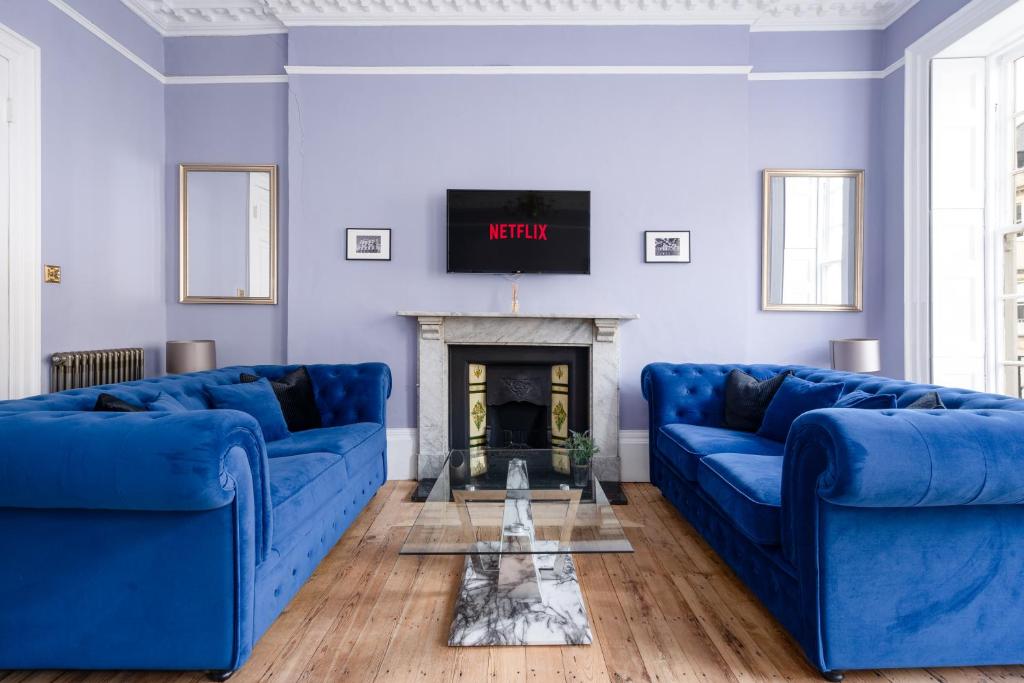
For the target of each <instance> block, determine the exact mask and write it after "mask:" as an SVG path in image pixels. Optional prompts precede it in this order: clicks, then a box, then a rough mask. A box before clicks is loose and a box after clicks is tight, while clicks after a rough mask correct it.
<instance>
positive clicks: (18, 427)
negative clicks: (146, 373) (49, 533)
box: [0, 410, 270, 557]
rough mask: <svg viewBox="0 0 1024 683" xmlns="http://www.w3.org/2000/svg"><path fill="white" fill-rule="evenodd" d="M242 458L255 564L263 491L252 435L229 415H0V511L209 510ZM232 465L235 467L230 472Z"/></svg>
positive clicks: (266, 519) (262, 466)
mask: <svg viewBox="0 0 1024 683" xmlns="http://www.w3.org/2000/svg"><path fill="white" fill-rule="evenodd" d="M235 449H241V450H242V451H244V453H245V456H246V461H247V463H248V467H249V469H250V476H251V477H252V482H253V483H252V488H253V493H252V495H253V497H254V500H253V508H254V510H255V513H256V515H255V516H256V520H255V525H256V539H257V557H261V556H263V555H264V553H265V552H266V550H267V549H268V548H269V547H270V512H269V501H270V482H269V477H268V476H267V468H268V466H267V455H266V447H265V445H264V443H263V436H262V433H261V432H260V429H259V425H258V424H257V422H256V421H255V420H254V419H253V418H252V417H251V416H249V415H247V414H245V413H241V412H238V411H233V410H201V411H198V410H197V411H189V412H184V413H165V412H152V413H95V412H57V411H32V412H19V413H0V507H8V508H76V509H103V510H139V511H194V510H211V509H214V508H218V507H222V506H224V505H227V504H228V503H230V502H231V501H232V500H234V498H235V496H240V495H247V494H245V493H244V492H242V491H236V490H235V485H234V484H235V481H236V479H239V480H243V481H245V480H247V479H248V477H237V478H236V477H235V476H233V473H232V468H233V467H237V466H238V465H237V463H238V462H240V461H239V460H238V459H236V458H229V457H228V455H229V453H230V452H231V451H233V450H235ZM233 463H235V464H233Z"/></svg>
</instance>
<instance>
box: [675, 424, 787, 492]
mask: <svg viewBox="0 0 1024 683" xmlns="http://www.w3.org/2000/svg"><path fill="white" fill-rule="evenodd" d="M657 447H658V450H659V451H660V452H661V453H662V455H664V456H665V457H666V458H668V459H669V461H670V462H671V463H672V464H673V465H674V466H675V468H676V469H677V470H678V471H679V473H680V474H682V475H683V476H684V477H686V478H687V479H689V480H690V481H697V465H698V464H699V463H700V461H701V458H703V457H704V456H706V455H710V454H712V453H756V454H758V455H782V452H783V449H784V446H783V444H780V443H778V442H775V441H771V440H769V439H763V438H761V437H759V436H757V435H756V434H750V433H749V432H738V431H734V430H731V429H720V428H718V427H701V426H698V425H689V424H672V425H665V426H664V427H662V428H661V430H659V433H658V443H657Z"/></svg>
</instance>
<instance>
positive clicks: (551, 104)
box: [0, 0, 966, 428]
mask: <svg viewBox="0 0 1024 683" xmlns="http://www.w3.org/2000/svg"><path fill="white" fill-rule="evenodd" d="M70 2H71V4H72V5H73V6H74V7H75V8H76V9H78V11H80V12H82V13H83V14H84V15H85V16H87V17H88V18H90V19H91V20H92V21H94V22H96V23H97V24H99V25H100V26H101V27H103V28H104V30H106V31H108V32H109V33H111V34H112V35H114V37H115V38H117V39H118V40H119V41H121V42H123V43H124V44H125V45H126V46H128V47H129V48H130V49H132V50H133V51H135V52H136V53H137V54H139V55H140V56H141V57H142V58H143V59H145V60H146V61H147V62H148V63H150V64H152V65H154V66H155V67H156V68H158V69H161V70H162V71H165V72H166V73H167V74H168V75H214V74H226V75H240V74H275V73H282V71H283V65H284V64H285V63H286V62H288V63H291V64H296V65H300V64H311V65H330V64H343V65H405V64H409V65H416V64H429V65H446V64H449V65H451V64H466V65H489V64H547V65H552V64H554V65H557V64H562V65H572V64H587V65H601V64H635V65H658V64H666V65H673V64H686V65H701V64H715V65H745V64H751V65H753V67H754V69H755V71H812V70H866V69H880V68H884V67H885V66H888V65H889V64H891V63H892V62H894V61H895V60H896V59H898V57H899V56H900V55H901V54H902V51H903V49H904V48H905V47H906V46H907V45H908V44H909V43H911V42H913V40H916V39H917V38H918V37H920V36H921V35H923V34H924V33H925V32H927V31H928V30H929V29H930V28H931V27H933V26H934V25H936V24H937V23H939V22H940V21H941V20H942V19H944V18H945V17H947V16H948V15H949V14H951V13H953V12H954V11H956V10H957V9H959V8H960V7H961V6H963V5H964V4H966V0H925V1H923V2H920V3H918V5H917V6H915V7H914V8H913V9H911V10H910V11H909V12H908V13H907V14H906V15H904V16H903V17H902V18H901V19H899V20H898V21H897V22H895V23H894V24H893V25H892V26H891V27H890V28H889V29H887V30H886V31H884V32H829V33H827V34H819V33H800V32H795V33H750V32H749V31H748V30H747V28H746V27H738V26H718V27H615V28H612V27H504V28H495V27H435V28H408V27H405V28H400V27H380V28H338V29H323V28H302V29H294V30H293V31H292V32H291V34H290V35H289V36H284V35H271V36H253V37H246V38H176V39H166V40H162V39H160V38H159V36H158V35H157V34H156V33H155V32H153V31H152V30H151V29H149V28H148V27H147V26H145V24H144V23H143V22H141V20H139V19H138V18H137V17H135V15H133V14H132V13H130V12H129V11H128V10H127V9H126V8H125V7H124V6H123V5H122V4H121V3H116V2H114V3H112V2H108V1H107V0H70ZM0 22H3V23H5V24H7V25H9V26H11V27H12V28H13V29H14V30H18V31H20V32H22V33H23V34H24V35H25V36H26V37H27V38H28V39H30V40H33V41H35V42H37V44H39V45H40V46H41V47H42V48H43V55H44V58H43V64H44V74H43V84H44V85H43V105H44V122H43V123H44V131H43V135H44V139H43V154H44V159H43V162H44V170H43V173H44V215H43V221H44V237H43V240H44V243H43V255H44V260H45V261H46V262H48V263H52V262H56V263H60V264H61V265H63V266H64V270H65V283H64V284H62V285H60V286H58V287H53V286H47V287H46V288H44V290H43V291H44V330H43V332H44V351H46V352H47V353H48V352H50V351H54V350H62V349H66V348H72V347H80V348H91V347H100V346H109V345H122V344H142V345H144V346H146V347H147V350H148V351H149V355H150V367H149V368H148V370H149V372H156V371H157V370H158V369H159V368H160V367H162V342H163V340H164V339H165V338H188V337H214V338H216V339H218V342H219V350H220V361H221V363H222V364H228V363H236V362H241V363H248V362H263V361H270V362H273V361H280V360H284V359H285V357H287V358H288V359H290V360H301V361H331V360H352V361H354V360H365V359H370V358H374V359H381V360H385V361H387V362H390V363H391V364H392V366H393V368H394V369H395V379H396V390H395V396H394V399H393V401H392V415H391V419H392V424H393V425H394V426H399V427H401V426H412V425H414V423H415V406H414V366H415V345H414V332H413V329H412V326H411V323H408V321H401V320H398V319H396V318H395V317H394V316H393V312H394V310H396V309H398V308H411V307H422V308H463V309H478V310H497V309H502V308H504V307H505V306H506V305H507V299H508V288H509V287H508V283H506V282H505V281H504V280H503V279H502V278H500V277H496V276H470V275H447V274H445V273H444V219H443V214H444V200H443V191H444V189H445V188H447V187H451V186H456V185H462V186H472V185H476V186H480V187H526V186H533V187H538V186H546V187H564V188H574V187H579V188H587V189H590V190H592V191H593V193H594V216H593V221H594V225H593V229H594V274H593V275H592V276H590V277H581V276H549V277H525V278H524V279H523V281H522V283H521V286H522V297H523V306H524V309H525V310H538V311H540V310H543V311H552V310H563V311H570V310H579V309H593V308H597V309H613V310H628V311H637V312H640V313H641V314H642V315H643V318H642V319H641V320H640V321H637V322H635V323H629V324H627V325H626V327H625V328H624V330H623V333H622V334H623V343H624V357H623V418H622V422H623V426H625V427H627V428H637V427H641V426H643V424H644V423H645V414H644V404H643V402H642V400H641V399H640V397H639V387H638V386H637V385H636V381H635V380H636V377H637V373H638V371H639V368H640V366H641V365H642V364H643V363H645V362H647V361H649V360H652V359H674V360H687V359H692V360H704V361H716V360H717V361H726V360H777V361H781V360H792V361H798V362H807V363H812V364H819V365H820V364H825V363H827V352H826V346H825V342H826V341H827V339H828V338H830V337H836V336H856V335H874V336H880V337H882V338H883V340H888V341H887V342H886V343H884V344H883V371H884V372H886V373H887V374H892V375H899V374H901V372H902V325H903V310H902V296H901V295H902V125H903V124H902V118H903V112H902V106H903V104H902V71H897V72H896V73H895V74H893V75H892V76H890V77H889V78H888V79H886V80H885V81H882V82H878V81H861V80H854V81H800V82H756V81H747V80H746V79H745V78H743V77H737V76H712V77H704V76H701V77H697V76H671V77H651V76H605V77H578V76H577V77H567V76H553V77H550V76H549V77H508V76H506V77H497V78H494V77H433V78H410V77H395V76H383V77H293V78H292V79H291V82H290V84H289V85H219V86H210V85H203V86H178V85H173V86H166V87H162V86H160V84H159V83H157V82H156V81H155V80H154V79H152V78H151V77H150V76H148V75H147V74H145V73H144V72H143V71H142V70H141V69H139V68H138V67H137V66H135V65H133V64H131V63H130V62H129V61H127V60H125V59H124V58H123V57H122V56H121V55H118V54H117V53H116V52H115V51H114V50H112V49H111V48H110V47H109V46H107V45H104V44H103V43H102V42H101V41H100V40H99V39H98V38H96V37H95V36H92V35H91V34H89V33H88V32H87V31H85V29H83V28H81V27H80V26H78V25H77V24H75V23H74V22H72V21H71V20H70V19H69V18H68V17H66V16H65V15H64V14H62V13H61V12H59V11H58V10H57V9H56V8H54V7H53V6H52V5H50V4H48V3H44V2H38V1H37V0H10V1H9V2H7V3H5V5H4V6H3V7H0ZM524 46H526V47H524ZM538 102H539V103H542V104H541V106H540V107H538V105H537V103H538ZM183 161H191V162H202V161H208V162H214V161H216V162H226V163H278V164H279V165H280V167H281V173H280V188H281V233H282V245H281V247H282V249H281V273H280V275H281V283H280V299H281V302H282V303H281V304H280V305H278V306H266V307H264V306H185V305H182V304H178V303H177V301H176V298H177V172H176V165H177V164H178V163H179V162H183ZM97 164H103V172H102V173H97V172H96V165H97ZM766 166H839V167H860V168H865V169H867V171H868V174H867V178H868V195H867V197H868V207H867V216H866V229H867V235H866V238H867V272H866V278H865V279H866V283H867V289H866V292H865V294H866V300H865V304H866V309H867V310H866V312H865V313H863V314H829V315H814V314H786V313H773V314H766V313H762V312H761V311H760V310H759V308H758V300H759V277H760V267H759V253H760V246H759V229H760V220H759V206H760V189H759V188H760V182H759V173H760V170H761V169H762V168H764V167H766ZM52 197H56V199H55V200H50V198H52ZM289 200H291V208H289ZM161 207H162V210H161ZM289 225H291V226H294V227H293V228H292V229H289ZM380 225H387V226H390V227H392V228H393V229H394V230H395V233H394V238H395V255H394V259H395V260H394V261H392V262H391V263H388V264H372V263H370V264H368V263H356V262H347V261H345V260H344V254H343V244H342V235H343V230H344V228H345V227H349V226H367V227H373V226H380ZM676 227H678V228H687V229H690V230H692V231H693V250H694V263H693V264H691V265H689V266H683V267H671V266H648V265H644V264H643V263H642V256H641V243H640V240H641V237H640V235H641V232H642V230H644V229H655V228H676ZM289 266H291V268H290V269H289ZM531 302H532V303H531ZM665 311H668V312H669V313H670V314H669V315H665V314H664V313H665ZM126 330H130V331H131V332H132V334H130V335H128V336H131V339H128V338H127V337H126Z"/></svg>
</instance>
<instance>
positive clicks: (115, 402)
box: [92, 394, 147, 413]
mask: <svg viewBox="0 0 1024 683" xmlns="http://www.w3.org/2000/svg"><path fill="white" fill-rule="evenodd" d="M92 409H93V410H94V411H96V412H100V413H145V412H147V410H146V407H145V406H137V405H134V404H132V403H129V402H128V401H122V400H121V399H119V398H118V397H117V396H114V395H113V394H100V395H99V396H97V397H96V405H94V406H93V407H92Z"/></svg>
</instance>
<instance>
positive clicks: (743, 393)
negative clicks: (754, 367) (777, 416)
mask: <svg viewBox="0 0 1024 683" xmlns="http://www.w3.org/2000/svg"><path fill="white" fill-rule="evenodd" d="M791 374H792V370H786V371H784V372H780V373H779V374H777V375H775V376H774V377H771V378H769V379H766V380H758V379H756V378H754V377H751V376H750V375H748V374H747V373H745V372H743V371H742V370H733V371H732V372H730V373H729V376H728V377H726V378H725V415H724V417H723V418H722V426H723V427H725V428H726V429H736V430H738V431H741V432H756V431H757V430H758V429H759V428H760V427H761V421H762V420H764V413H765V411H766V410H767V409H768V404H769V403H771V401H772V398H773V397H774V396H775V392H776V391H778V390H779V387H781V386H782V382H783V380H785V379H786V377H788V376H789V375H791Z"/></svg>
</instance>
